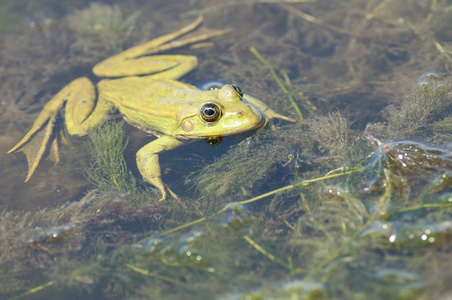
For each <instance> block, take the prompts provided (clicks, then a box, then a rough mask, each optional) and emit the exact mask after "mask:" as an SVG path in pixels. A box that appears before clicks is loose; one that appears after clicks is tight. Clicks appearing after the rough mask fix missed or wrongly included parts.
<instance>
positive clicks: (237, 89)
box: [231, 84, 243, 98]
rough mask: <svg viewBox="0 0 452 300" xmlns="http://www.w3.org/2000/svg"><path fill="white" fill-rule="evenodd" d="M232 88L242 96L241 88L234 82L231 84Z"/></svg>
mask: <svg viewBox="0 0 452 300" xmlns="http://www.w3.org/2000/svg"><path fill="white" fill-rule="evenodd" d="M231 86H232V88H233V89H234V90H235V91H236V92H237V94H239V96H240V97H242V98H243V90H242V89H241V88H240V87H239V86H238V85H236V84H231Z"/></svg>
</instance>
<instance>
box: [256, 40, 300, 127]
mask: <svg viewBox="0 0 452 300" xmlns="http://www.w3.org/2000/svg"><path fill="white" fill-rule="evenodd" d="M250 51H251V53H253V54H254V56H256V57H257V59H259V60H260V61H261V62H262V63H263V64H264V65H266V66H267V67H268V68H269V69H270V73H271V74H272V76H273V79H274V80H275V81H276V83H277V84H278V86H279V87H280V88H281V90H282V91H283V92H284V94H286V95H287V96H288V98H289V102H290V104H292V106H293V108H294V109H295V111H296V112H297V115H298V118H299V120H300V122H303V115H302V114H301V111H300V109H299V108H298V105H297V104H296V103H295V100H294V99H293V97H292V96H291V95H290V94H289V91H288V90H287V89H286V87H285V86H284V84H283V83H282V82H281V80H280V79H279V78H278V75H276V72H275V69H274V68H273V66H272V65H271V64H270V63H269V62H268V61H267V60H266V59H265V58H264V57H263V56H262V55H261V54H260V53H259V52H258V51H257V50H256V48H254V47H250Z"/></svg>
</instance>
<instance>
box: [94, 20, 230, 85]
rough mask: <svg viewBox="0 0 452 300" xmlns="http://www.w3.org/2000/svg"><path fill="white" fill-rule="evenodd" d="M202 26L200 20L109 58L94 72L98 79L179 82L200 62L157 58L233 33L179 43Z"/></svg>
mask: <svg viewBox="0 0 452 300" xmlns="http://www.w3.org/2000/svg"><path fill="white" fill-rule="evenodd" d="M201 22H202V17H199V18H198V19H197V20H196V21H194V22H193V23H191V24H189V25H187V26H185V27H183V28H181V29H179V30H178V31H175V32H173V33H170V34H166V35H163V36H161V37H158V38H155V39H153V40H151V41H149V42H147V43H144V44H141V45H138V46H135V47H132V48H130V49H127V50H125V51H123V52H121V53H119V54H117V55H114V56H112V57H109V58H107V59H105V60H103V61H101V62H100V63H98V64H97V65H95V66H94V68H93V73H94V74H95V75H96V76H98V77H123V76H134V75H149V74H154V75H152V76H153V78H155V79H157V78H171V79H178V78H180V77H182V76H183V75H185V74H187V73H188V72H190V71H191V70H193V69H195V68H196V66H197V64H198V61H197V59H196V57H195V56H189V55H155V54H158V53H162V52H164V51H168V50H171V49H177V48H181V47H183V46H186V45H191V44H194V43H197V42H200V41H205V40H207V39H210V38H212V37H214V36H219V35H223V34H225V33H227V32H229V31H230V30H229V29H222V30H214V31H211V32H207V33H203V34H199V35H196V36H193V37H189V38H185V39H182V40H176V39H177V38H178V37H180V36H182V35H184V34H186V33H188V32H191V31H193V30H195V29H196V28H197V27H198V26H199V24H201Z"/></svg>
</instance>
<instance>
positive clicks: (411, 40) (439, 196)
mask: <svg viewBox="0 0 452 300" xmlns="http://www.w3.org/2000/svg"><path fill="white" fill-rule="evenodd" d="M262 2H264V1H251V0H250V1H245V2H236V1H191V2H190V5H189V6H188V7H187V4H186V3H183V4H182V3H181V2H179V1H138V0H137V1H127V2H125V1H117V2H109V4H105V3H104V4H99V3H91V2H90V1H82V0H80V1H72V2H71V3H60V2H59V1H56V2H55V1H50V0H49V1H40V2H39V3H36V2H35V1H20V2H18V1H3V2H2V4H0V19H1V20H2V21H1V22H0V39H1V41H0V44H1V45H2V46H1V48H0V49H1V51H2V53H1V59H0V68H1V72H0V78H1V80H0V90H1V93H0V95H1V96H0V105H1V106H0V131H1V135H0V138H1V143H0V153H3V154H0V155H2V157H1V159H0V165H1V168H0V172H1V177H2V178H3V180H2V182H1V183H0V185H1V190H2V193H1V196H0V207H1V208H2V209H3V212H2V213H1V218H0V231H1V234H0V239H1V241H0V245H1V246H0V249H1V250H0V268H1V271H2V272H0V273H1V275H0V278H1V280H0V298H2V299H28V298H33V299H49V298H55V299H57V298H65V299H66V298H68V299H71V298H77V299H79V298H84V299H212V298H217V299H363V298H365V299H425V298H427V299H442V298H444V299H445V298H447V297H450V293H451V292H450V288H449V284H448V283H449V280H448V279H449V278H450V276H451V273H450V269H451V268H450V265H449V262H451V260H450V250H449V249H450V240H451V228H452V225H451V204H450V203H451V199H452V197H451V194H450V188H451V182H452V180H451V158H452V155H451V153H450V139H451V133H452V129H451V128H452V121H451V119H450V117H449V115H450V111H451V108H452V106H451V100H452V99H451V97H452V96H451V91H450V87H449V82H450V80H449V70H450V66H451V59H450V54H449V52H448V51H450V50H448V49H450V46H449V44H450V40H452V35H451V32H450V30H449V27H450V20H451V18H450V16H449V15H450V11H451V8H450V5H449V4H448V3H440V4H436V2H432V1H404V2H403V3H402V1H397V0H393V1H387V0H386V1H385V0H383V1H371V2H369V1H352V0H350V1H317V2H312V3H283V1H280V3H262ZM432 3H433V4H432ZM435 5H438V7H436V6H435ZM138 12H139V13H138ZM200 14H202V15H203V16H204V18H205V21H204V23H203V24H204V25H205V26H206V27H208V28H212V29H222V28H232V29H233V31H232V32H231V33H228V34H227V35H224V36H222V37H218V38H215V39H214V40H213V44H212V45H208V46H209V47H202V48H196V49H189V48H184V49H178V50H173V51H172V52H173V53H178V54H193V55H196V56H198V58H199V61H200V64H199V67H198V69H196V70H195V71H193V72H191V73H190V74H188V76H185V77H184V78H183V79H182V81H184V82H188V83H192V84H196V85H199V86H201V85H202V84H204V83H205V82H207V81H219V82H232V83H235V84H238V85H240V87H241V88H242V89H243V90H244V91H245V94H246V93H251V94H252V95H253V96H255V97H257V98H259V99H262V100H263V101H264V102H265V103H267V104H269V105H270V106H271V107H272V108H273V109H275V110H276V111H277V112H279V113H281V114H283V115H286V116H290V117H293V118H298V119H300V115H302V117H303V122H297V123H296V124H292V123H289V122H284V121H275V122H274V124H273V125H274V126H267V127H266V128H265V129H264V130H260V131H258V132H251V133H248V134H246V135H240V136H234V137H229V138H225V139H224V140H223V141H222V142H221V143H220V145H218V146H216V147H212V146H209V145H207V143H205V141H202V140H201V141H198V142H195V143H192V144H189V145H187V146H183V147H180V148H178V149H175V150H172V151H168V152H165V153H163V154H162V155H161V157H160V162H161V167H162V174H163V180H164V182H165V183H167V184H168V185H169V186H170V187H171V188H172V189H173V190H174V191H175V192H176V193H177V194H178V195H180V196H181V203H178V202H177V201H176V200H174V199H167V200H165V201H163V202H157V201H156V199H158V195H155V194H154V192H153V190H152V189H151V188H150V186H149V185H147V184H146V183H143V182H142V181H141V177H140V174H139V173H138V170H137V168H136V165H135V153H136V151H138V149H140V148H141V147H142V146H144V145H145V144H147V143H149V141H151V139H152V137H149V136H148V135H147V134H145V133H143V132H140V131H139V130H138V129H136V128H132V127H130V126H125V127H124V130H125V131H126V134H127V136H128V137H129V144H128V146H127V148H126V150H125V152H124V156H125V162H126V165H127V167H128V170H130V172H131V174H132V178H135V182H136V183H135V184H136V189H134V190H128V192H124V191H122V192H121V190H115V191H113V190H112V191H108V190H105V189H104V190H102V192H99V190H98V191H97V192H96V190H93V189H94V188H95V186H94V185H92V184H90V183H89V182H88V180H87V179H86V178H85V176H84V174H86V172H87V171H86V170H87V168H88V167H89V166H90V165H91V164H92V163H93V158H92V157H90V156H89V154H88V151H87V150H86V144H87V143H89V142H90V139H89V138H88V137H82V138H70V139H69V142H70V144H69V145H68V146H65V147H62V149H61V162H60V163H59V164H58V165H57V166H54V163H53V162H52V161H46V162H44V163H42V164H41V165H40V166H39V167H38V169H37V171H36V173H35V174H34V175H33V177H32V179H31V180H30V181H29V182H27V183H23V180H24V179H25V177H26V173H27V162H26V159H25V156H24V155H23V154H6V152H7V151H8V150H9V149H10V148H11V147H12V146H13V145H14V144H15V143H17V142H18V141H19V140H20V139H21V138H22V136H23V135H24V134H25V133H26V131H27V130H28V128H29V127H30V126H31V124H32V122H33V121H34V119H35V118H36V116H37V114H38V112H39V111H40V110H41V109H42V107H43V105H44V104H45V103H46V102H47V101H48V100H49V99H50V98H51V97H52V95H54V94H55V93H56V92H58V91H59V90H60V89H61V88H62V87H63V86H64V85H65V84H66V83H68V82H70V81H71V80H73V79H75V78H77V77H80V76H88V77H90V78H91V79H92V80H96V78H95V77H94V75H92V74H91V73H90V70H91V68H92V66H93V65H94V64H95V63H97V62H98V61H100V60H102V59H104V58H105V57H108V56H110V55H112V54H114V53H117V52H120V51H121V50H124V49H127V48H129V47H131V46H132V45H136V44H138V43H141V42H145V41H148V40H150V39H152V38H154V37H157V36H160V35H162V34H165V33H169V32H172V31H174V30H177V29H179V28H181V27H182V26H184V25H187V24H189V23H190V22H192V21H193V20H194V19H195V18H196V17H197V16H198V15H200ZM250 47H254V48H255V49H256V50H257V52H258V53H259V54H260V56H262V58H260V57H258V55H259V54H257V55H256V52H254V54H253V52H251V51H250ZM442 49H443V50H442ZM297 109H299V111H300V113H298V112H297ZM112 177H114V176H112ZM157 193H158V192H157ZM265 193H268V194H267V196H266V197H261V195H263V194H265ZM451 264H452V262H451Z"/></svg>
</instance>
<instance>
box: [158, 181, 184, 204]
mask: <svg viewBox="0 0 452 300" xmlns="http://www.w3.org/2000/svg"><path fill="white" fill-rule="evenodd" d="M166 191H168V193H169V194H170V195H171V197H173V198H174V199H176V200H177V202H179V203H180V198H179V196H177V195H176V193H174V192H173V191H172V190H171V189H170V188H169V187H168V186H167V185H166V184H165V190H163V191H162V198H160V199H159V201H163V200H165V199H166V195H167V193H166Z"/></svg>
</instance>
